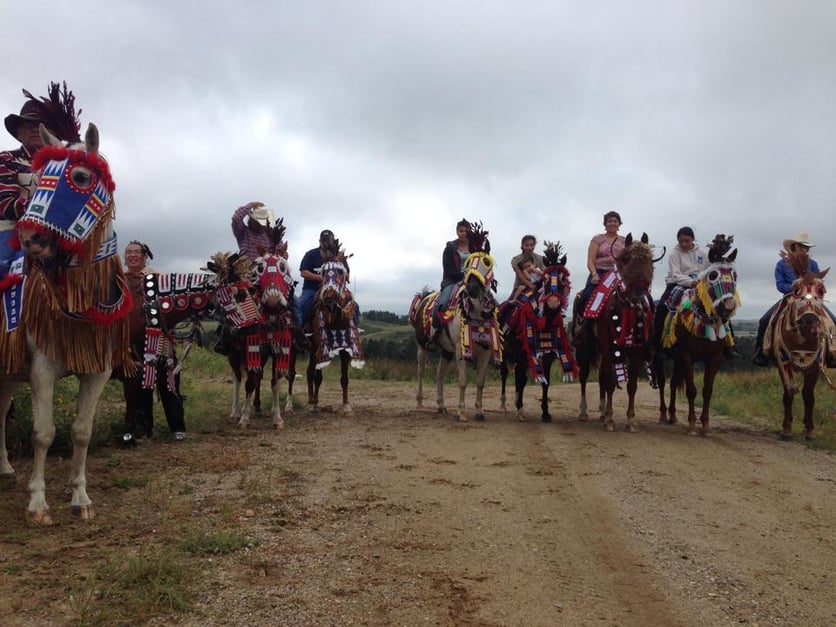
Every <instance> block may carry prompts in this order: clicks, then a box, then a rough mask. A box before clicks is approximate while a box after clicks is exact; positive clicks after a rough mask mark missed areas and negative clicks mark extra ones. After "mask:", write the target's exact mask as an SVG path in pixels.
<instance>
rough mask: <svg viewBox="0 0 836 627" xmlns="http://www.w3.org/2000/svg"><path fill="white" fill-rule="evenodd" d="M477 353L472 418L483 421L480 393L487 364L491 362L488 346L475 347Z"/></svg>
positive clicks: (486, 373) (486, 371)
mask: <svg viewBox="0 0 836 627" xmlns="http://www.w3.org/2000/svg"><path fill="white" fill-rule="evenodd" d="M477 350H478V351H479V355H478V356H477V357H476V414H475V415H474V417H473V418H474V419H475V420H477V421H479V422H483V421H484V420H485V412H484V411H483V410H482V393H483V392H484V390H485V377H486V376H487V375H488V365H490V362H491V352H490V348H487V347H481V348H477Z"/></svg>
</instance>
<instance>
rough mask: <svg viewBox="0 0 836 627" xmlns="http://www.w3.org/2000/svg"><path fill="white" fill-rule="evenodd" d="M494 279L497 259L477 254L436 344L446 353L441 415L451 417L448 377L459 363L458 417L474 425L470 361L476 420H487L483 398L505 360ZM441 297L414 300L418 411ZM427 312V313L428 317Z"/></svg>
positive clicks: (439, 391) (440, 376)
mask: <svg viewBox="0 0 836 627" xmlns="http://www.w3.org/2000/svg"><path fill="white" fill-rule="evenodd" d="M492 277H493V259H492V258H491V256H490V255H489V254H488V253H486V252H475V253H471V255H470V256H469V257H468V258H467V260H466V262H465V275H464V279H463V280H462V282H461V284H460V285H459V287H458V288H457V289H456V296H454V299H453V301H454V302H456V303H457V305H456V307H455V310H454V315H453V317H452V319H451V320H450V322H449V323H448V324H447V325H446V326H444V327H443V328H442V329H441V330H440V331H439V333H438V336H437V338H436V343H437V345H438V348H440V349H441V359H440V360H439V362H438V370H437V372H436V379H435V383H436V402H437V404H438V409H437V412H438V413H439V414H446V413H447V408H446V407H445V405H444V376H445V374H446V373H447V369H448V368H449V366H450V363H451V362H452V361H453V358H454V357H455V359H456V366H457V368H458V385H459V404H458V411H457V418H458V420H459V421H462V422H465V421H467V420H468V417H467V414H466V413H465V401H464V395H465V390H466V388H467V369H468V360H469V359H471V358H472V361H473V362H474V363H475V365H476V405H475V408H476V413H475V415H474V419H475V420H484V419H485V414H484V411H483V410H482V393H483V391H484V388H485V377H486V376H487V374H488V365H489V364H490V363H491V359H492V358H493V359H494V360H495V361H496V362H497V363H499V362H500V361H501V360H502V342H501V336H500V332H499V329H498V325H497V319H496V317H497V302H496V299H495V298H494V297H493V294H492V293H491V291H490V287H491V283H492ZM437 298H438V292H433V293H431V294H428V295H419V296H416V299H415V300H414V301H413V306H412V312H411V316H410V317H411V318H412V323H413V326H415V338H416V343H417V344H418V394H417V396H416V399H417V401H418V407H421V406H422V403H423V381H424V372H425V369H426V365H427V359H428V357H429V352H430V351H431V350H432V349H430V348H428V342H429V341H430V334H431V331H430V330H429V325H430V313H429V312H431V311H432V309H433V306H434V304H435V301H436V300H437ZM425 312H426V313H425Z"/></svg>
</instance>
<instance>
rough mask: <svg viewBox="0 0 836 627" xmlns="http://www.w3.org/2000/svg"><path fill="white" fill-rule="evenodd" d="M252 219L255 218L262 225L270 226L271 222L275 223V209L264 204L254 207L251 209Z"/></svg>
mask: <svg viewBox="0 0 836 627" xmlns="http://www.w3.org/2000/svg"><path fill="white" fill-rule="evenodd" d="M250 220H255V221H256V222H258V223H259V224H260V225H261V226H270V225H271V224H275V218H274V216H273V210H272V209H270V208H269V207H265V206H264V205H259V206H258V207H253V208H252V209H251V210H250Z"/></svg>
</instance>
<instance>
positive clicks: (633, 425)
mask: <svg viewBox="0 0 836 627" xmlns="http://www.w3.org/2000/svg"><path fill="white" fill-rule="evenodd" d="M629 359H630V364H629V366H628V373H627V431H629V432H630V433H635V432H636V431H638V430H639V425H638V422H637V421H636V390H637V389H638V387H639V370H640V369H641V367H642V366H643V365H644V356H643V354H642V353H641V352H638V351H637V352H636V353H635V354H633V355H630V356H629Z"/></svg>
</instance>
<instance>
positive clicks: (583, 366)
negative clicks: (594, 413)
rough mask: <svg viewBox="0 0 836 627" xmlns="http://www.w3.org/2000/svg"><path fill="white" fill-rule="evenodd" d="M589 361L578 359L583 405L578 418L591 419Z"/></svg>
mask: <svg viewBox="0 0 836 627" xmlns="http://www.w3.org/2000/svg"><path fill="white" fill-rule="evenodd" d="M589 367H590V366H589V361H588V360H586V359H578V375H579V377H580V381H581V406H580V411H579V413H578V420H589V412H588V409H587V405H586V382H587V381H589Z"/></svg>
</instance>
